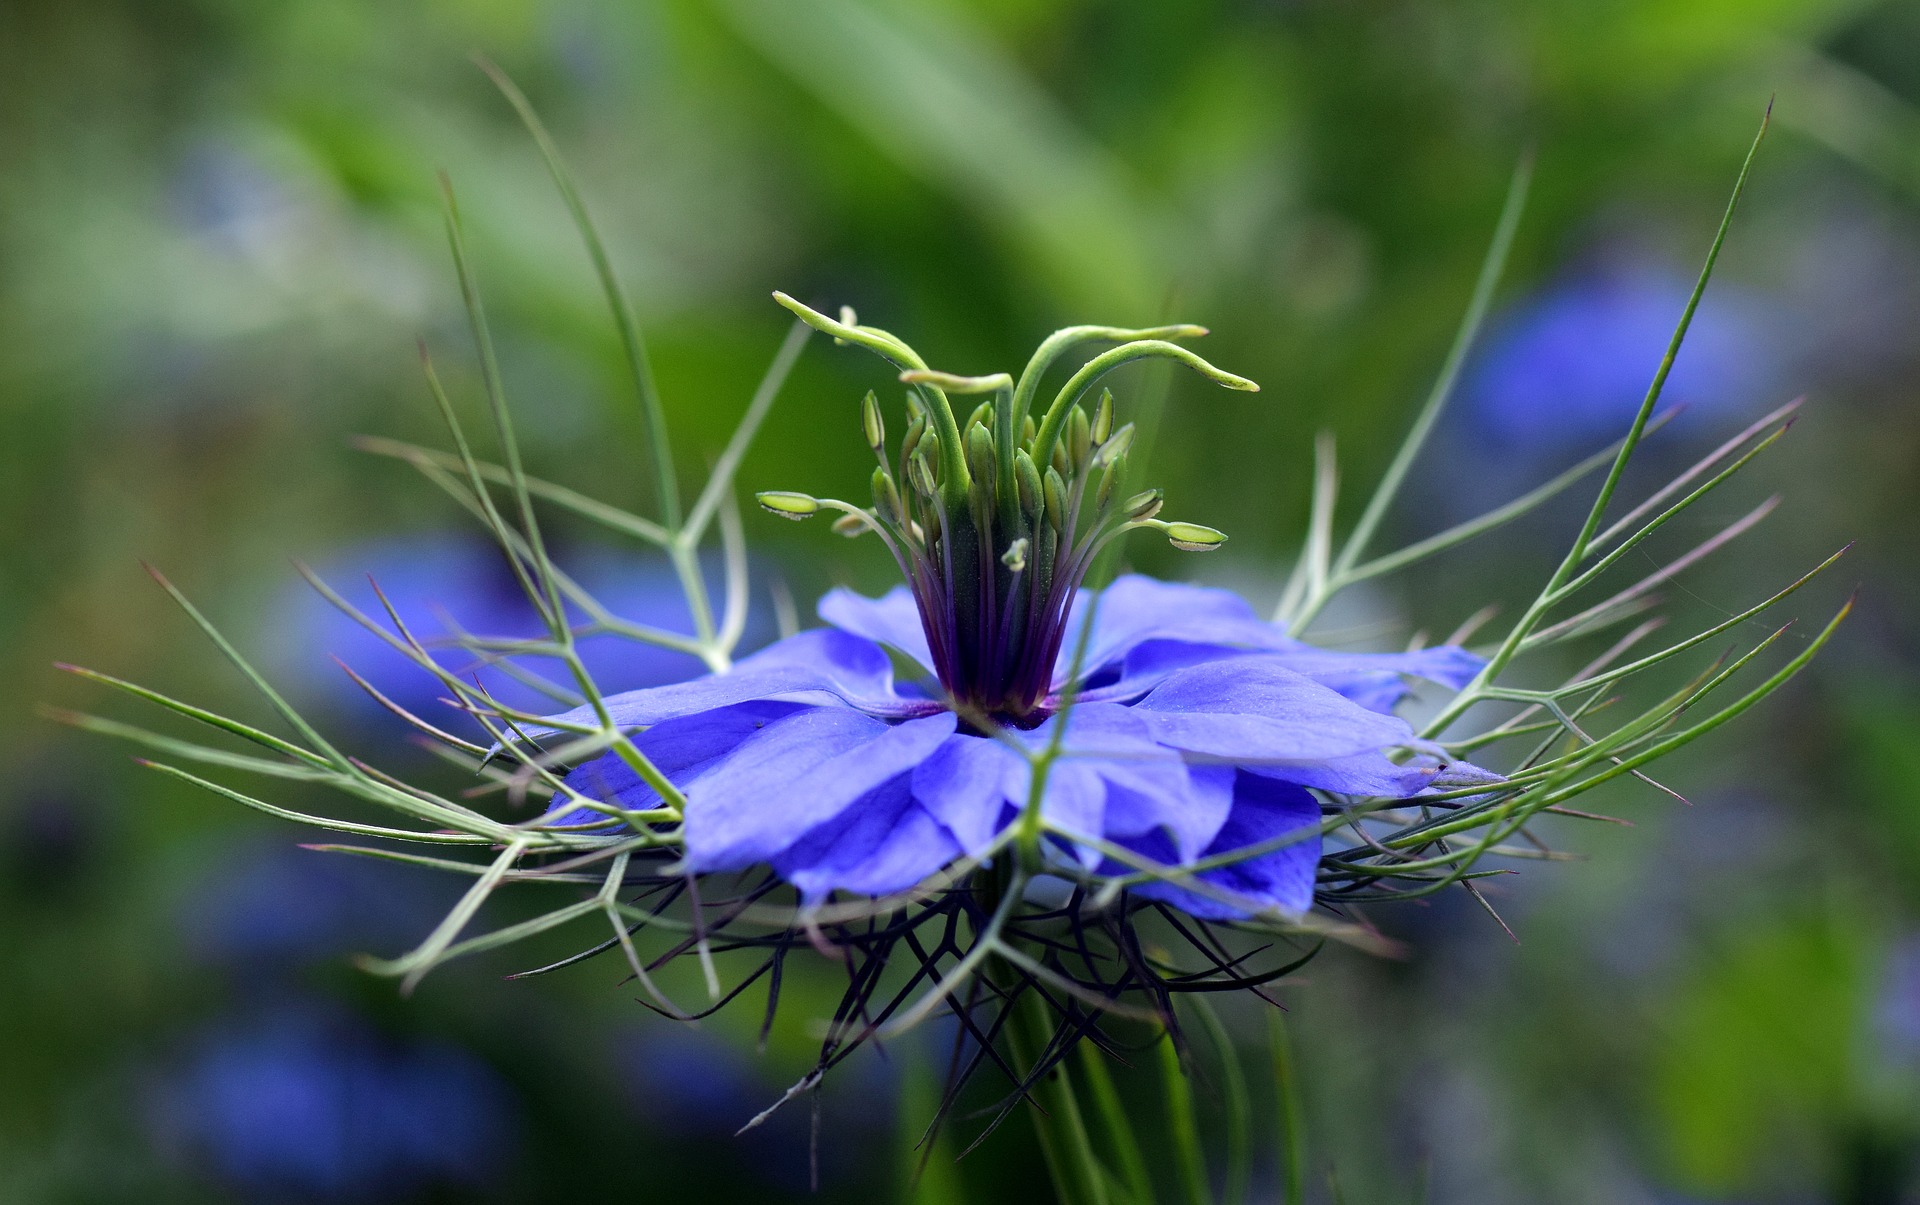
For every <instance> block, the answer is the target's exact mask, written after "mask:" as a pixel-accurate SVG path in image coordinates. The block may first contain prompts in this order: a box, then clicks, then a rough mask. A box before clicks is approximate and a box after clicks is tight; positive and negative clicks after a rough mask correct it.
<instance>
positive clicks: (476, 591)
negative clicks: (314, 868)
mask: <svg viewBox="0 0 1920 1205" xmlns="http://www.w3.org/2000/svg"><path fill="white" fill-rule="evenodd" d="M572 569H573V572H574V576H575V577H576V579H577V580H578V581H579V582H580V583H581V585H582V586H583V587H584V588H585V589H587V590H588V591H589V592H591V593H592V594H593V595H594V597H595V598H596V599H598V600H599V601H600V602H601V603H602V604H603V605H604V606H605V607H606V608H607V609H608V610H609V611H611V612H613V613H614V614H615V615H621V616H626V617H629V618H633V619H636V620H639V621H642V622H645V623H647V624H649V625H651V626H654V627H660V628H666V629H668V630H671V631H679V632H689V633H690V632H692V631H693V621H692V618H691V616H690V615H689V613H688V609H687V602H686V596H685V595H684V593H683V592H682V590H681V587H680V582H679V579H678V578H677V577H676V576H675V575H674V573H673V571H672V570H671V568H670V567H669V566H668V565H667V563H666V561H665V559H664V558H657V557H656V558H646V557H637V558H636V557H631V556H628V557H614V556H611V555H605V554H600V555H589V556H584V557H581V558H578V563H577V564H574V565H573V566H572ZM318 573H319V576H320V578H321V579H322V580H323V581H325V582H327V583H328V584H329V585H330V586H331V587H333V588H334V589H335V590H337V591H339V592H340V594H341V595H342V596H343V597H344V598H346V599H347V601H348V602H351V603H352V604H353V605H354V606H356V607H358V608H359V609H360V610H361V611H362V612H364V613H365V614H367V615H370V616H374V617H377V618H384V616H385V609H384V607H383V606H382V604H381V601H380V595H381V594H384V595H385V596H386V599H387V601H388V602H389V603H391V604H392V605H393V608H394V610H395V611H397V612H398V613H399V615H400V618H401V620H402V621H404V622H405V623H406V625H407V627H408V629H409V630H410V631H411V632H412V633H413V634H414V635H415V636H417V637H419V638H420V639H421V640H423V641H428V642H432V641H435V640H441V639H444V638H446V637H448V636H450V635H452V634H453V632H454V631H461V632H466V633H470V634H473V635H477V636H491V637H502V636H504V637H524V638H533V637H536V636H540V635H542V634H543V633H544V627H543V625H542V622H541V620H540V618H539V616H538V615H537V614H536V613H535V611H534V609H533V607H532V606H531V605H530V604H529V603H528V602H527V598H526V595H525V593H524V592H523V591H522V589H521V587H520V584H519V582H518V581H517V580H516V579H515V578H514V576H513V574H512V573H511V572H510V571H509V569H508V567H507V562H506V559H505V558H504V556H503V555H502V554H501V552H500V550H499V549H498V548H496V547H494V546H492V545H491V544H488V543H486V542H484V541H481V540H477V539H471V538H467V537H465V536H461V535H454V534H450V533H444V532H434V533H427V534H423V535H412V536H399V537H390V538H386V539H380V540H375V541H372V542H369V543H367V544H364V545H361V546H359V547H357V548H355V549H353V550H351V551H349V552H347V553H343V554H341V555H339V556H337V557H334V558H332V559H330V560H329V561H328V562H327V563H326V564H324V565H321V566H320V567H319V568H318ZM710 584H711V583H710ZM375 585H378V587H379V592H378V593H376V592H375V589H374V586H375ZM717 593H718V592H717V591H716V595H717ZM275 613H276V614H278V615H283V616H284V615H291V616H292V619H291V622H288V623H286V624H284V625H283V627H282V629H281V630H282V631H283V632H286V633H291V634H290V635H286V636H285V637H284V638H283V640H282V648H283V649H284V650H285V652H284V660H285V661H286V662H287V663H288V664H287V666H286V668H287V669H288V670H289V671H294V677H295V680H296V681H303V683H304V685H305V686H306V689H307V690H308V691H309V692H311V693H315V694H320V695H323V696H324V697H326V698H327V699H328V700H329V701H331V702H332V703H333V704H334V705H335V706H337V707H339V708H340V709H341V710H343V711H347V712H349V713H355V714H359V715H362V716H365V717H367V718H369V719H378V718H383V717H385V716H386V715H387V714H388V713H387V712H386V710H385V709H384V708H382V707H381V706H380V705H379V704H378V703H376V702H375V701H374V700H373V699H372V698H371V697H370V696H368V695H367V693H366V692H365V691H364V690H362V689H361V688H360V687H359V686H357V685H355V684H354V682H353V680H352V679H351V678H349V677H347V676H346V675H345V674H343V673H341V672H340V670H339V668H338V667H337V666H336V665H334V664H333V663H332V662H331V661H330V660H328V659H327V658H325V657H315V656H314V655H313V651H314V650H315V649H320V650H323V651H324V652H325V653H326V654H330V655H331V656H333V657H338V658H339V659H340V660H341V661H342V662H344V663H346V664H347V665H348V666H350V667H351V668H352V669H353V671H354V672H355V673H357V674H359V675H360V676H361V677H362V678H364V679H365V680H366V681H367V682H368V683H369V684H370V685H372V686H373V688H374V689H376V690H378V691H379V692H380V693H381V694H383V695H385V696H386V697H387V698H389V699H391V700H393V701H394V702H395V703H397V704H399V705H400V706H401V707H404V708H406V709H407V710H408V711H411V712H412V713H413V714H415V715H418V716H421V717H422V718H424V719H427V720H429V721H430V722H433V723H436V724H442V725H444V724H446V723H448V722H450V720H451V718H452V712H450V711H449V710H448V708H447V707H446V706H444V705H443V704H442V703H441V702H440V699H441V698H442V697H443V696H445V695H446V693H447V691H446V688H445V687H444V686H443V685H442V684H441V683H440V681H439V680H438V679H437V678H435V677H434V676H433V675H431V674H429V673H426V672H425V671H423V670H422V669H421V668H420V667H418V666H416V665H414V664H413V663H412V662H411V661H409V660H408V659H407V658H406V657H404V656H402V655H401V654H400V653H398V652H396V651H394V649H392V648H391V647H389V646H388V645H387V644H386V642H385V641H383V640H381V639H380V637H378V636H376V635H374V634H373V633H371V632H369V631H367V629H366V628H364V627H362V626H361V625H360V624H359V622H357V621H356V620H355V619H354V618H353V617H352V616H350V615H348V614H346V613H345V612H343V611H341V610H340V609H339V608H338V607H335V606H334V605H333V604H332V603H330V602H328V601H327V600H326V599H325V598H324V597H322V596H321V595H320V594H319V593H317V592H316V591H314V590H313V589H312V588H311V587H309V586H307V585H306V584H305V583H304V582H302V583H297V588H296V589H295V590H294V591H293V592H292V595H291V597H290V598H289V599H288V600H287V605H286V606H285V607H284V608H282V609H280V610H277V611H276V612H275ZM576 618H577V619H583V618H584V617H580V616H576ZM770 628H771V624H770V622H769V618H768V615H767V614H766V611H765V609H764V608H755V609H754V611H752V612H750V613H749V618H748V624H747V630H746V634H745V636H744V637H743V641H742V643H743V647H745V648H749V649H751V648H756V647H758V646H759V645H760V644H762V643H764V642H765V640H766V639H767V638H768V636H770V635H771V631H770ZM579 648H580V654H581V656H582V657H583V658H584V659H585V661H586V662H587V665H588V667H589V668H590V669H591V670H592V671H593V673H594V676H595V677H596V678H597V679H598V680H599V681H602V682H607V683H614V684H618V685H619V686H620V687H622V688H634V687H641V686H657V685H660V684H662V683H666V682H678V681H682V680H684V679H686V678H691V677H693V676H695V675H697V674H699V673H701V672H703V671H704V669H705V666H704V665H703V664H702V662H701V661H700V659H699V658H698V657H696V656H694V655H693V654H691V653H685V652H681V651H679V650H676V649H668V648H662V647H660V646H658V645H652V644H646V643H643V642H641V641H638V640H631V639H628V638H626V637H624V636H620V635H616V634H611V633H606V634H599V635H592V636H587V637H584V638H583V639H581V641H580V643H579ZM434 659H435V660H436V661H438V662H439V663H440V664H441V665H442V666H443V667H445V668H446V669H448V670H451V671H453V672H456V673H461V674H464V675H468V676H471V674H472V673H474V672H475V671H476V668H477V672H478V674H479V676H480V679H481V681H483V682H484V683H485V684H486V687H487V690H488V692H489V693H490V694H491V695H492V696H493V697H494V698H496V699H498V700H499V701H500V702H501V703H503V704H504V705H506V706H509V707H515V708H521V709H526V710H534V711H538V710H542V709H543V708H545V707H549V706H551V702H550V701H549V700H548V698H547V696H545V695H543V694H541V693H540V692H539V691H537V690H535V689H534V688H533V687H531V686H529V685H527V684H526V683H524V682H522V681H519V680H517V679H516V678H514V677H513V676H511V675H510V674H508V673H506V672H505V671H503V670H501V669H498V668H494V667H476V665H475V659H474V656H473V654H471V653H469V652H466V651H463V650H461V649H458V648H455V647H441V648H436V649H435V651H434ZM516 661H517V663H518V664H520V665H521V666H522V667H523V668H525V669H527V670H531V671H533V672H535V673H540V674H543V675H544V676H546V677H547V678H549V679H557V680H559V681H561V682H565V681H566V679H565V675H564V674H562V673H560V672H559V671H558V663H557V662H554V661H551V660H547V659H542V658H537V657H527V658H517V659H516Z"/></svg>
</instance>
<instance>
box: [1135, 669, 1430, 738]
mask: <svg viewBox="0 0 1920 1205" xmlns="http://www.w3.org/2000/svg"><path fill="white" fill-rule="evenodd" d="M1133 711H1134V713H1135V714H1136V715H1140V716H1142V717H1144V718H1145V719H1146V720H1147V722H1148V724H1149V725H1151V727H1152V731H1153V735H1154V738H1155V739H1156V740H1158V741H1159V742H1160V743H1162V744H1164V745H1168V746H1170V747H1172V748H1175V749H1181V750H1184V751H1186V752H1188V753H1193V754H1200V755H1203V756H1206V757H1210V758H1217V759H1219V760H1222V761H1227V762H1233V763H1236V764H1241V765H1248V764H1260V763H1276V762H1286V763H1298V762H1324V761H1328V760H1331V759H1335V758H1343V757H1351V756H1353V755H1355V754H1359V753H1366V752H1371V751H1375V750H1380V749H1387V748H1394V747H1407V746H1417V745H1418V744H1419V743H1420V742H1419V741H1417V740H1416V739H1415V737H1414V735H1413V730H1412V729H1411V728H1409V727H1408V726H1407V724H1406V722H1405V721H1404V720H1400V719H1397V718H1395V717H1393V716H1389V715H1381V714H1380V713H1378V712H1374V711H1368V710H1367V709H1366V708H1364V707H1361V706H1360V705H1359V704H1357V703H1354V702H1352V701H1351V700H1349V699H1346V698H1343V697H1342V696H1341V695H1339V694H1337V693H1336V692H1334V691H1332V690H1330V689H1328V688H1327V687H1325V686H1322V685H1320V684H1319V683H1317V682H1315V681H1313V680H1312V679H1310V678H1307V677H1305V676H1303V675H1301V674H1297V673H1295V672H1293V671H1292V670H1290V669H1288V668H1286V667H1285V666H1284V665H1282V664H1280V663H1279V659H1278V658H1275V657H1269V656H1246V657H1239V658H1235V659H1233V660H1229V661H1214V662H1209V663H1207V664H1204V665H1196V666H1192V667H1190V668H1188V669H1183V670H1180V671H1178V672H1177V673H1175V674H1173V675H1172V676H1170V677H1168V678H1167V680H1166V681H1164V682H1162V683H1161V684H1160V685H1159V686H1157V687H1155V688H1154V689H1153V691H1152V693H1150V694H1148V695H1147V697H1146V698H1144V699H1142V700H1141V701H1140V703H1139V704H1138V705H1137V706H1136V707H1134V708H1133Z"/></svg>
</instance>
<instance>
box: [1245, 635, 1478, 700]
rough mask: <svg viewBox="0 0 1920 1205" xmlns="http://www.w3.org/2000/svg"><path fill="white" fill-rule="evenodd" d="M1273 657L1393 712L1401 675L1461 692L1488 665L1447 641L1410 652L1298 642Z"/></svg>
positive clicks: (1403, 688)
mask: <svg viewBox="0 0 1920 1205" xmlns="http://www.w3.org/2000/svg"><path fill="white" fill-rule="evenodd" d="M1274 657H1275V659H1276V660H1278V661H1279V663H1280V664H1282V665H1284V666H1286V667H1287V668H1288V669H1291V670H1293V671H1295V672H1296V673H1301V674H1305V675H1306V676H1307V677H1309V678H1312V679H1313V680H1314V681H1315V682H1318V683H1320V684H1321V685H1322V686H1327V687H1331V688H1332V689H1334V690H1336V691H1339V692H1340V693H1341V694H1343V695H1345V696H1346V697H1347V698H1349V699H1352V700H1353V701H1354V702H1356V703H1358V704H1360V705H1361V706H1362V707H1365V708H1366V709H1367V710H1369V711H1392V710H1393V709H1394V708H1395V707H1397V706H1399V704H1400V701H1401V700H1402V699H1404V698H1406V697H1407V694H1408V689H1407V685H1406V683H1405V682H1404V681H1403V677H1414V678H1424V679H1426V680H1427V681H1429V682H1437V683H1439V684H1440V685H1442V686H1444V687H1446V688H1447V689H1449V690H1459V689H1460V688H1461V687H1463V686H1465V685H1466V684H1467V683H1469V682H1471V681H1473V678H1474V675H1476V674H1478V673H1479V672H1480V669H1481V667H1482V666H1484V665H1485V664H1486V663H1487V662H1486V659H1485V658H1483V657H1480V656H1478V655H1476V654H1474V653H1469V652H1468V651H1467V650H1465V649H1463V648H1460V647H1459V646H1457V645H1451V644H1449V645H1442V646H1440V647H1438V648H1430V649H1421V650H1420V651H1418V652H1413V653H1340V652H1333V651H1330V650H1327V649H1317V648H1311V647H1309V646H1307V645H1298V646H1296V647H1294V648H1292V649H1289V650H1286V651H1284V652H1279V653H1275V654H1274Z"/></svg>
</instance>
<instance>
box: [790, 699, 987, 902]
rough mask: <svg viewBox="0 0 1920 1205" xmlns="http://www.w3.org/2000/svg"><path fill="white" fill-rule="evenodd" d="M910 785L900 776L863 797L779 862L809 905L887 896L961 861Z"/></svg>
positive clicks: (949, 838) (954, 845)
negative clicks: (835, 895)
mask: <svg viewBox="0 0 1920 1205" xmlns="http://www.w3.org/2000/svg"><path fill="white" fill-rule="evenodd" d="M919 722H924V721H919ZM908 784H909V778H908V776H907V775H905V774H896V775H894V776H893V777H892V778H891V779H889V780H888V781H887V782H886V783H884V784H882V785H881V786H880V787H879V788H878V789H876V790H873V791H870V792H868V793H867V794H865V795H863V796H861V797H860V798H859V799H858V800H855V801H854V802H853V803H852V804H851V805H850V806H848V807H847V808H846V810H845V811H843V812H841V813H840V814H839V815H838V816H836V817H834V818H833V820H832V821H830V822H828V823H826V824H822V825H818V826H816V827H815V828H813V829H812V830H810V831H808V832H807V833H806V834H804V835H803V836H802V837H800V839H799V840H797V841H795V842H794V843H793V844H792V846H790V847H789V848H788V850H787V851H786V852H785V853H783V854H781V855H780V856H779V857H778V858H775V859H774V862H773V868H774V870H775V871H776V872H777V873H778V874H779V875H780V877H781V878H783V879H785V880H787V882H789V883H792V884H793V885H794V886H795V887H798V888H799V889H800V895H801V898H802V899H803V900H804V901H806V902H807V903H818V902H819V901H820V900H822V899H824V898H825V897H826V896H827V895H828V894H829V893H830V892H832V891H834V890H836V889H838V890H842V891H853V892H858V893H859V894H861V895H885V894H887V893H889V892H894V891H904V890H906V889H907V888H909V887H912V886H913V885H914V884H915V883H918V882H920V881H921V880H923V879H925V878H927V876H929V875H931V874H933V873H934V872H935V871H937V870H939V869H940V868H941V867H943V866H945V865H946V864H947V863H949V862H951V861H953V860H954V859H955V858H958V857H959V856H960V853H961V849H960V843H959V842H958V841H956V840H955V839H954V836H953V834H952V833H951V832H949V831H948V830H947V829H946V827H945V826H944V825H942V824H941V823H940V822H939V821H938V820H936V819H934V818H933V816H932V814H930V813H929V812H928V811H927V809H926V808H924V807H922V806H921V805H920V804H919V803H918V802H916V801H915V799H914V798H913V792H912V790H911V789H910V788H909V785H908Z"/></svg>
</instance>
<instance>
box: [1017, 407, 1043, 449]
mask: <svg viewBox="0 0 1920 1205" xmlns="http://www.w3.org/2000/svg"><path fill="white" fill-rule="evenodd" d="M1039 437H1040V428H1039V427H1037V426H1035V425H1034V422H1033V415H1031V414H1027V415H1022V416H1021V419H1020V444H1021V446H1022V447H1028V448H1031V447H1032V446H1033V441H1034V440H1035V439H1038V438H1039Z"/></svg>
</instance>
